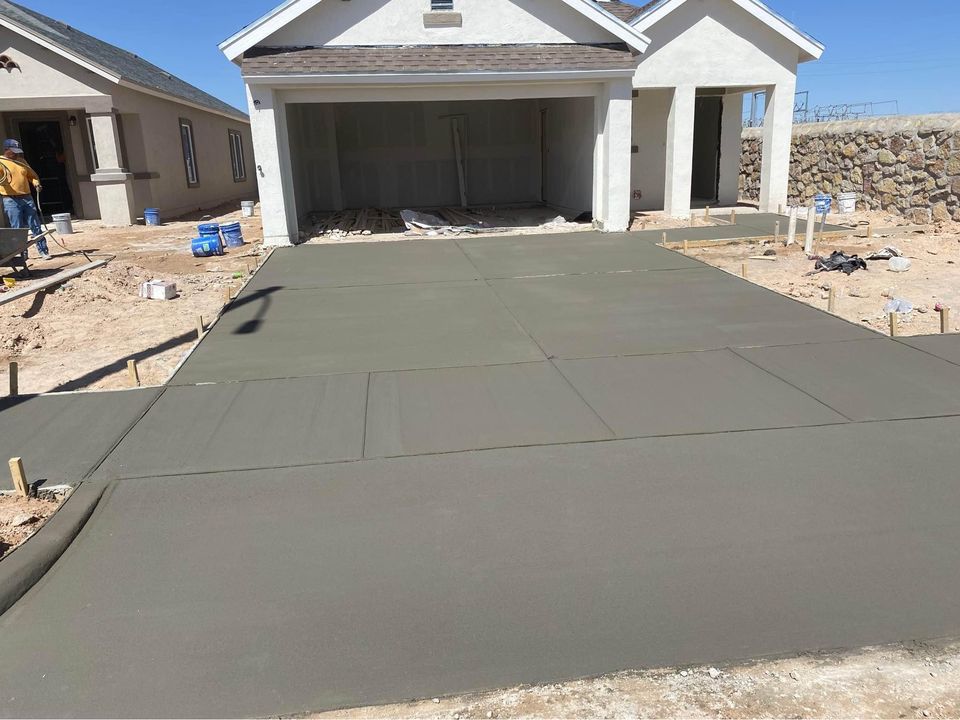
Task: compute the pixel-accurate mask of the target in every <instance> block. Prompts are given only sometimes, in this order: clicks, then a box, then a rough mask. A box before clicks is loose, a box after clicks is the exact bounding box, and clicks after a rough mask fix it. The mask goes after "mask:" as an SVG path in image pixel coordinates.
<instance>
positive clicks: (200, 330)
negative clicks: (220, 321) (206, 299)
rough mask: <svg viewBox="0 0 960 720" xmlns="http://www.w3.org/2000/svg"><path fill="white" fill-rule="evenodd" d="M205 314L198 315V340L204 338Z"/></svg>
mask: <svg viewBox="0 0 960 720" xmlns="http://www.w3.org/2000/svg"><path fill="white" fill-rule="evenodd" d="M203 332H204V330H203V315H197V340H201V339H202V338H203Z"/></svg>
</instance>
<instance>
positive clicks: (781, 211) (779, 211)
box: [777, 204, 783, 215]
mask: <svg viewBox="0 0 960 720" xmlns="http://www.w3.org/2000/svg"><path fill="white" fill-rule="evenodd" d="M777 215H783V205H782V204H780V205H777Z"/></svg>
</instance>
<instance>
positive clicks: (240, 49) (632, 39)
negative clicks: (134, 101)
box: [220, 0, 650, 62]
mask: <svg viewBox="0 0 960 720" xmlns="http://www.w3.org/2000/svg"><path fill="white" fill-rule="evenodd" d="M555 1H556V2H557V3H558V5H560V6H561V7H562V6H567V7H569V8H571V9H572V10H574V11H575V12H576V13H579V14H580V15H581V16H583V17H584V18H586V19H587V20H589V21H590V22H591V23H593V25H595V26H597V28H598V29H602V30H603V31H604V32H605V33H608V34H609V35H608V37H609V36H612V38H614V39H617V40H620V41H622V42H625V43H627V44H628V45H629V46H630V47H632V48H633V49H634V50H637V51H639V52H643V51H644V50H646V48H647V47H648V46H649V44H650V40H649V39H648V38H647V37H646V36H644V35H643V33H642V32H640V31H639V30H637V29H635V28H633V27H631V26H630V25H628V24H627V23H625V22H623V21H622V20H620V19H619V18H618V17H616V16H615V15H614V14H611V13H610V12H608V10H607V9H605V8H604V7H603V5H606V4H607V2H606V1H605V2H602V3H597V2H595V1H594V0H555ZM324 2H331V3H333V0H287V2H285V3H283V4H282V5H280V6H278V7H277V8H275V9H274V10H272V11H271V12H269V13H267V14H266V15H264V16H263V17H261V18H259V19H258V20H256V21H254V22H253V23H251V24H250V25H248V26H247V27H245V28H244V29H243V30H241V31H240V32H238V33H236V34H235V35H233V36H232V37H230V38H228V39H227V40H225V41H224V42H223V43H221V44H220V50H221V51H222V52H223V53H224V54H225V55H226V56H227V58H229V59H230V60H233V61H234V62H237V61H238V60H239V59H240V57H241V56H242V55H243V53H244V52H246V51H247V50H249V49H251V48H252V47H254V46H256V45H258V44H260V43H264V41H267V40H268V39H269V38H272V37H275V36H277V35H283V34H284V29H285V28H294V27H296V26H295V24H294V23H295V21H297V20H301V19H302V17H303V16H304V14H305V13H307V12H308V11H310V10H313V9H314V8H316V7H318V6H320V5H321V4H322V3H324ZM382 4H383V3H380V5H382ZM358 10H359V8H358ZM360 22H362V21H360ZM287 34H289V33H287ZM294 34H295V33H294ZM519 34H521V35H522V33H519ZM267 44H270V43H267ZM273 44H284V43H283V42H280V43H273ZM299 44H312V45H316V44H322V43H299ZM341 44H347V43H341ZM351 44H378V45H381V44H387V43H381V42H377V43H373V42H371V43H351ZM389 44H397V45H403V44H405V43H404V42H396V43H392V42H391V43H389Z"/></svg>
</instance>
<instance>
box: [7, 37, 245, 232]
mask: <svg viewBox="0 0 960 720" xmlns="http://www.w3.org/2000/svg"><path fill="white" fill-rule="evenodd" d="M0 51H2V52H3V53H4V54H7V55H10V56H11V57H12V58H13V59H14V60H15V61H16V62H17V63H18V64H19V65H20V66H21V68H22V72H17V71H14V72H12V73H10V74H9V75H8V74H7V73H3V77H2V78H0V111H2V114H0V131H2V134H4V135H5V136H6V135H16V134H17V133H16V127H15V124H16V122H17V121H18V120H39V119H55V120H59V121H60V126H61V132H62V134H63V138H64V146H65V151H66V161H67V170H68V177H69V178H70V179H71V189H72V192H73V195H74V200H75V202H77V203H78V208H77V211H76V213H75V214H76V215H78V216H82V217H85V218H99V217H101V207H100V202H101V198H100V197H99V196H98V185H97V183H94V182H91V180H90V175H91V174H93V173H94V172H95V170H96V168H94V167H93V166H92V156H91V153H90V150H89V136H88V131H87V127H86V122H85V115H86V114H87V113H88V112H110V111H114V112H117V113H119V114H120V116H121V118H122V119H121V122H122V125H123V136H124V149H125V155H126V161H127V165H128V167H127V168H125V169H126V170H129V171H130V172H131V173H133V174H134V179H133V180H132V181H131V182H132V185H133V188H132V190H133V191H132V204H133V207H131V212H130V215H131V216H132V217H134V218H136V217H142V215H143V209H144V208H145V207H159V208H160V209H161V210H162V212H163V214H164V216H165V217H174V216H176V215H179V214H183V213H186V212H190V211H193V210H197V209H206V208H210V207H213V206H216V205H219V204H221V203H224V202H227V201H235V200H236V201H239V200H240V199H251V200H252V199H255V198H256V195H257V183H256V162H255V161H254V157H253V144H252V141H251V137H250V125H249V121H247V120H245V119H240V118H228V117H226V116H223V115H220V114H217V113H214V112H210V111H206V110H202V109H199V108H195V107H191V106H188V105H184V104H182V103H179V102H176V101H173V100H168V99H165V98H161V97H156V96H154V95H150V94H147V93H145V92H140V91H138V90H134V89H131V88H126V87H121V86H119V85H117V84H116V83H114V82H112V81H111V80H110V79H108V78H105V77H102V76H101V75H98V74H96V73H94V72H92V71H91V70H88V69H86V68H84V67H82V66H80V65H78V64H77V63H75V62H73V61H72V60H69V59H67V58H64V57H62V56H60V55H58V54H57V53H55V52H53V51H51V50H48V49H47V48H45V47H42V46H40V45H39V44H37V43H34V42H33V41H31V40H28V39H26V38H24V37H22V36H21V35H18V34H16V33H14V32H12V31H10V30H8V29H6V28H0ZM238 82H239V80H238ZM237 112H238V115H239V114H241V113H240V111H239V110H238V111H237ZM71 116H73V117H75V118H77V123H76V126H74V127H71V126H70V124H69V118H70V117H71ZM180 118H187V119H189V120H190V121H191V122H192V123H193V129H194V142H195V146H196V153H197V165H198V169H199V176H200V183H199V185H198V186H196V187H193V188H190V187H188V186H187V180H186V173H185V170H184V164H183V153H182V150H181V146H180V128H179V119H180ZM228 130H236V131H238V132H240V134H241V136H242V138H243V149H244V159H245V161H246V171H247V179H246V180H245V181H243V182H239V183H235V182H234V180H233V174H232V166H231V159H230V146H229V141H228V135H227V133H228Z"/></svg>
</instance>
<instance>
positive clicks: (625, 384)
mask: <svg viewBox="0 0 960 720" xmlns="http://www.w3.org/2000/svg"><path fill="white" fill-rule="evenodd" d="M557 367H558V368H559V369H560V371H561V372H562V373H563V374H564V375H565V376H566V378H567V379H568V380H569V381H570V383H571V385H573V386H574V387H575V388H577V390H578V392H579V393H580V394H581V395H582V396H583V398H584V399H585V400H586V401H587V403H589V405H590V407H592V408H593V409H594V410H595V411H596V412H597V413H598V414H599V415H600V417H602V418H603V419H604V421H605V422H606V423H607V424H608V425H609V426H610V427H611V428H613V430H614V431H615V432H616V433H617V435H618V436H620V437H642V436H649V435H680V434H693V433H709V432H728V431H735V430H759V429H763V428H780V427H800V426H803V425H825V424H828V423H839V422H846V418H844V417H843V416H842V415H839V414H837V413H836V412H834V411H833V410H831V409H830V408H828V407H827V406H826V405H824V404H823V403H821V402H819V401H817V400H815V399H814V398H812V397H810V396H809V395H806V394H804V393H803V392H801V391H800V390H797V389H796V388H794V387H791V386H790V385H788V384H787V383H785V382H783V381H781V380H778V379H777V378H775V377H774V376H773V375H770V374H769V373H766V372H764V371H763V370H761V369H760V368H758V367H756V366H755V365H752V364H750V363H749V362H747V361H745V360H744V359H743V358H740V357H738V356H737V355H735V354H734V353H732V352H731V351H729V350H719V351H715V352H698V353H680V354H673V355H645V356H639V357H612V358H593V359H588V360H561V361H558V363H557Z"/></svg>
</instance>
